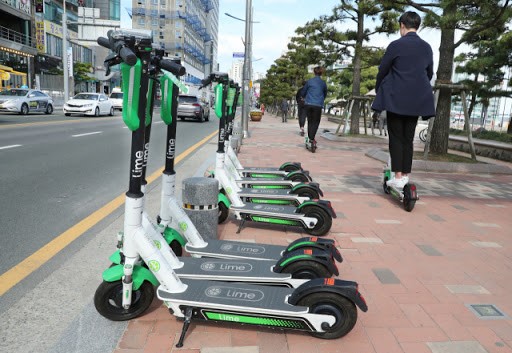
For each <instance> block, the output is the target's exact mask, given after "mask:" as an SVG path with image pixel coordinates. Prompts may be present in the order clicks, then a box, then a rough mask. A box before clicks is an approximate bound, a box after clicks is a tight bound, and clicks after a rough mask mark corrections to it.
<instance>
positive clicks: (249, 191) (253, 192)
mask: <svg viewBox="0 0 512 353" xmlns="http://www.w3.org/2000/svg"><path fill="white" fill-rule="evenodd" d="M290 190H291V189H255V188H241V190H240V191H239V192H238V193H237V194H238V196H240V197H261V198H273V199H290V197H292V198H294V197H297V196H298V195H297V194H292V193H291V192H290Z"/></svg>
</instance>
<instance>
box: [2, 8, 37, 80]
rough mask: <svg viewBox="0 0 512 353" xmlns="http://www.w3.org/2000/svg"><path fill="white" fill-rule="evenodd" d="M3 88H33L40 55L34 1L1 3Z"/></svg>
mask: <svg viewBox="0 0 512 353" xmlns="http://www.w3.org/2000/svg"><path fill="white" fill-rule="evenodd" d="M0 16H1V18H2V23H1V25H0V89H4V88H11V87H17V86H23V85H27V86H28V85H30V84H31V82H32V79H33V73H34V57H35V56H36V55H37V49H36V43H35V41H34V38H33V29H32V26H33V17H34V8H33V6H32V3H31V2H30V0H2V1H1V2H0Z"/></svg>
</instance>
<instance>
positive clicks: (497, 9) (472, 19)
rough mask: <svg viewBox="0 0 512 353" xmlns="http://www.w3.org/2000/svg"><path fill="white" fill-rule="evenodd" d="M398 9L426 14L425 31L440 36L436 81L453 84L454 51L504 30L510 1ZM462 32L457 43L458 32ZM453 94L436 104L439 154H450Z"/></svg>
mask: <svg viewBox="0 0 512 353" xmlns="http://www.w3.org/2000/svg"><path fill="white" fill-rule="evenodd" d="M393 3H394V4H395V5H397V6H411V7H413V8H414V9H416V10H418V11H421V12H424V13H425V18H424V20H423V25H424V26H425V27H430V28H436V29H439V30H440V32H441V43H440V47H439V65H438V69H437V73H436V80H437V82H440V83H451V79H452V72H453V65H454V58H455V50H456V49H457V48H458V47H460V46H461V45H462V44H466V43H474V42H475V38H478V37H479V36H480V35H482V33H485V31H486V30H487V29H488V28H489V27H492V26H497V27H501V26H503V25H504V24H505V23H507V22H508V21H509V20H510V15H511V14H510V12H511V11H510V8H509V0H506V1H500V0H439V1H435V0H428V1H425V2H423V1H410V0H399V1H393ZM456 30H459V31H461V32H462V36H461V37H460V39H457V40H456V37H455V32H456ZM450 110H451V90H450V89H445V88H443V89H441V90H440V91H439V99H438V103H437V113H436V119H435V121H434V127H433V131H432V137H431V141H430V150H431V152H433V153H437V154H446V153H447V152H448V135H449V128H450Z"/></svg>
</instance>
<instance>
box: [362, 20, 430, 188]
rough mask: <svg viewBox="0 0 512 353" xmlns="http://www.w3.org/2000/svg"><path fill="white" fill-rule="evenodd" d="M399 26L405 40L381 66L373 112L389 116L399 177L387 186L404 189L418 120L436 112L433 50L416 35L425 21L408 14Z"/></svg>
mask: <svg viewBox="0 0 512 353" xmlns="http://www.w3.org/2000/svg"><path fill="white" fill-rule="evenodd" d="M398 22H399V24H400V36H401V38H400V39H397V40H395V41H393V42H391V44H389V46H388V48H387V49H386V53H385V54H384V57H383V58H382V60H381V62H380V65H379V72H378V74H377V82H376V84H375V91H376V92H377V96H376V97H375V101H374V102H373V104H372V109H373V110H375V111H378V112H382V111H384V110H385V111H386V113H387V123H388V133H389V154H390V157H391V171H392V172H394V173H395V178H394V179H391V180H388V181H387V184H388V186H393V187H395V188H397V189H402V188H403V187H404V186H405V185H406V184H407V183H408V182H409V173H410V172H411V168H412V157H413V140H414V134H415V131H416V124H417V123H418V117H419V116H421V117H422V118H423V119H424V120H426V119H429V118H431V117H433V116H434V115H435V114H436V111H435V106H434V95H433V93H432V86H431V84H430V80H431V79H432V75H433V67H434V59H433V53H432V48H431V47H430V45H429V44H428V43H427V42H425V41H424V40H422V39H421V38H420V37H419V36H418V35H417V34H416V31H417V30H418V28H419V27H420V24H421V18H420V16H419V15H418V14H417V13H416V12H413V11H407V12H405V13H404V14H403V15H402V16H400V19H399V20H398Z"/></svg>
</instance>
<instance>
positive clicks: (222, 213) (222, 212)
mask: <svg viewBox="0 0 512 353" xmlns="http://www.w3.org/2000/svg"><path fill="white" fill-rule="evenodd" d="M228 216H229V208H227V207H226V205H225V204H224V203H223V202H219V224H221V223H224V222H225V221H226V219H228Z"/></svg>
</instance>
